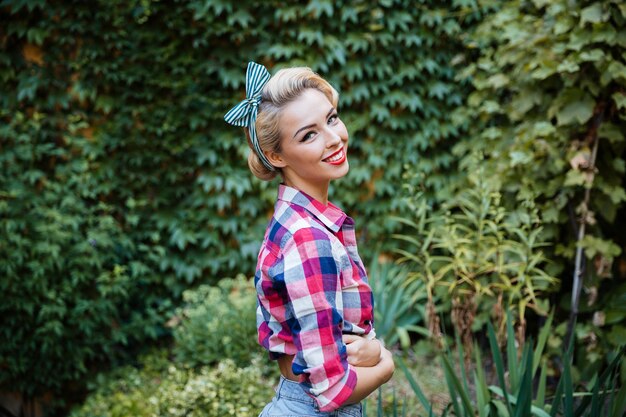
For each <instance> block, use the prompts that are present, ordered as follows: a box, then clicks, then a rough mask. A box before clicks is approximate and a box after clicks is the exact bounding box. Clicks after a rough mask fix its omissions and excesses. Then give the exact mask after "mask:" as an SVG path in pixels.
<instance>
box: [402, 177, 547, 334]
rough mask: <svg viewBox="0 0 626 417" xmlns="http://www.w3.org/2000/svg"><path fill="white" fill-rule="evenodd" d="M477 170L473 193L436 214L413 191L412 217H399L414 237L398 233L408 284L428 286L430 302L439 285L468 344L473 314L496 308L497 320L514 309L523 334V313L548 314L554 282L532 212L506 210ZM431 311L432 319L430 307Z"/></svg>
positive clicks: (525, 208) (461, 195) (523, 208)
mask: <svg viewBox="0 0 626 417" xmlns="http://www.w3.org/2000/svg"><path fill="white" fill-rule="evenodd" d="M474 169H475V170H476V173H475V174H473V175H470V176H469V181H470V188H467V189H466V190H463V191H462V192H460V193H459V195H458V196H457V198H455V199H454V200H452V201H449V202H447V203H446V204H444V205H443V206H442V208H440V209H435V210H433V209H431V207H430V206H429V204H428V203H427V202H426V201H425V199H424V198H423V196H422V195H421V194H420V193H417V194H415V195H414V197H413V198H411V199H410V201H409V205H410V207H412V209H413V210H414V215H413V217H412V218H410V219H406V218H405V219H402V218H400V219H398V220H399V221H400V222H402V223H404V224H406V225H408V226H410V227H411V229H410V230H411V231H412V232H413V233H412V234H400V235H396V237H397V238H398V239H400V241H401V242H404V243H406V245H405V247H404V248H400V249H399V250H398V252H399V253H400V254H401V255H402V258H401V259H400V261H401V262H406V263H407V264H408V265H409V268H410V271H411V272H410V277H411V278H412V279H416V280H421V281H423V282H425V283H426V288H427V293H428V298H429V303H431V304H432V303H433V294H434V291H435V288H436V287H438V286H439V287H443V288H445V289H446V293H445V297H444V299H449V300H452V303H453V307H452V314H453V319H454V320H455V325H456V327H457V330H458V331H459V332H460V334H461V336H462V338H463V340H464V342H465V343H466V346H469V341H470V340H471V328H472V324H473V318H474V316H475V315H476V313H477V311H478V310H480V311H482V312H486V311H487V309H488V308H493V309H495V310H494V312H495V313H496V315H499V316H500V317H496V320H499V319H502V318H503V312H504V310H505V308H508V307H511V308H514V309H515V313H516V320H517V321H518V322H519V323H520V324H521V326H522V331H523V326H524V317H525V313H526V309H527V308H531V309H533V310H534V311H536V312H537V313H539V314H541V315H545V314H547V311H548V300H547V298H546V297H545V296H546V294H547V293H548V292H549V291H550V290H552V289H553V288H554V284H555V283H556V279H555V278H554V277H551V276H550V275H549V274H548V273H546V271H545V269H546V262H547V261H546V258H545V256H544V254H543V249H542V248H543V247H544V246H545V245H546V242H545V241H544V240H543V237H542V235H541V233H542V227H541V223H540V221H539V218H538V216H537V212H536V210H534V209H533V207H532V205H526V206H524V205H522V206H521V207H518V208H517V209H516V210H515V211H507V210H506V209H505V208H504V207H503V205H502V203H501V198H502V196H501V194H500V193H499V192H498V191H497V188H496V187H495V186H494V185H493V183H491V182H489V181H486V180H485V179H484V174H483V171H482V168H479V167H478V166H477V165H474ZM429 311H430V312H431V314H430V317H429V320H430V321H431V322H432V321H433V320H436V317H433V314H432V312H433V311H434V309H432V308H429ZM500 323H501V324H502V325H503V324H504V321H503V320H500ZM431 330H434V329H433V328H432V326H431ZM521 336H523V333H522V334H521Z"/></svg>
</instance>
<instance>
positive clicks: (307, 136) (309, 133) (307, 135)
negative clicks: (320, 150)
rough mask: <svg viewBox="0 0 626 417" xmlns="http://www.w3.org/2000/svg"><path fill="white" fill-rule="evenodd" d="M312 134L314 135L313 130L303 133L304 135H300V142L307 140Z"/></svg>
mask: <svg viewBox="0 0 626 417" xmlns="http://www.w3.org/2000/svg"><path fill="white" fill-rule="evenodd" d="M313 136H315V132H313V131H310V132H307V133H305V135H304V136H302V139H301V140H300V142H306V141H307V140H309V139H311V138H312V137H313Z"/></svg>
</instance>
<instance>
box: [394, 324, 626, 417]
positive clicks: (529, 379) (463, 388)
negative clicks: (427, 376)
mask: <svg viewBox="0 0 626 417" xmlns="http://www.w3.org/2000/svg"><path fill="white" fill-rule="evenodd" d="M507 329H508V332H509V338H508V339H507V344H506V351H507V355H506V356H505V357H503V356H502V353H501V352H500V347H499V344H498V341H497V338H496V333H495V330H494V327H493V326H492V324H491V323H489V324H488V337H489V346H490V353H491V358H492V361H493V364H494V367H495V374H496V378H495V380H496V381H497V382H496V383H495V384H490V383H489V382H488V377H487V375H486V372H485V369H484V362H483V360H482V358H481V352H480V350H479V349H478V348H476V349H475V350H474V362H473V363H472V365H473V366H472V368H473V376H470V373H469V372H468V371H470V370H469V369H465V361H464V359H463V357H464V352H463V347H462V345H461V344H460V343H459V344H458V357H457V359H455V355H454V354H453V352H452V351H451V350H450V349H446V350H445V351H444V352H442V353H441V363H442V368H443V369H444V374H445V378H446V381H447V385H448V391H449V395H450V399H451V400H450V404H449V405H448V407H447V408H446V409H445V410H444V412H443V413H442V415H447V413H448V411H449V410H452V411H453V413H454V415H455V416H457V417H463V416H466V417H475V416H479V417H496V416H497V417H522V416H536V417H554V416H567V417H583V416H585V417H620V416H622V415H623V413H624V412H626V386H622V387H621V388H620V387H619V385H618V381H619V377H618V374H619V365H620V361H621V360H622V358H623V356H624V353H625V349H624V348H622V349H621V350H620V351H619V352H617V353H616V355H615V357H614V359H613V360H612V361H611V363H610V364H609V366H608V367H607V369H605V370H604V372H602V373H601V374H596V375H594V376H593V377H592V378H591V381H590V383H589V388H583V389H582V390H580V391H578V390H577V387H576V386H575V384H574V382H573V380H572V376H571V372H572V371H571V367H572V365H571V364H570V361H569V357H570V355H572V351H571V348H570V349H567V350H566V351H565V353H564V355H563V370H562V372H561V377H560V378H559V382H558V384H557V388H556V391H555V393H554V395H547V394H549V393H548V392H547V390H546V378H547V372H546V364H545V362H544V363H543V364H542V365H540V363H541V361H542V356H543V349H544V347H545V344H546V340H547V338H548V335H549V333H550V332H551V331H552V327H551V316H550V318H549V319H548V322H547V323H546V326H544V327H543V328H542V330H541V331H540V333H539V337H538V342H537V345H536V346H535V347H533V346H532V341H529V342H527V343H523V344H521V345H520V346H519V347H518V346H517V342H516V341H515V338H514V337H512V336H513V326H512V321H511V317H510V315H507ZM518 348H519V350H520V351H521V352H522V353H521V356H519V358H518V355H517V351H518ZM505 358H506V361H505ZM398 361H399V364H400V368H401V369H402V370H403V372H404V374H405V376H406V377H407V379H408V381H409V383H410V385H411V387H412V388H413V390H414V392H415V395H416V396H417V398H418V399H419V400H420V402H421V404H422V406H423V407H424V409H425V410H426V411H427V412H428V413H429V415H433V409H432V406H431V405H430V403H429V402H428V401H427V398H426V396H425V395H424V393H423V391H422V390H421V388H420V386H419V383H418V382H417V381H416V380H415V378H414V377H413V376H412V375H411V373H410V371H409V369H408V368H407V366H406V364H405V363H404V361H403V360H402V359H401V358H399V359H398ZM457 368H458V369H459V370H460V372H459V371H458V370H457ZM539 368H541V373H540V375H537V370H538V369H539ZM535 381H537V388H536V389H535V385H534V383H535Z"/></svg>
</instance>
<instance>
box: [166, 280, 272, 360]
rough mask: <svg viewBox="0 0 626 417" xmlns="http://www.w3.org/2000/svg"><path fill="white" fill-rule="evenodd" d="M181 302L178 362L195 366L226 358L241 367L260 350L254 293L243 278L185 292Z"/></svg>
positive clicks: (177, 332)
mask: <svg viewBox="0 0 626 417" xmlns="http://www.w3.org/2000/svg"><path fill="white" fill-rule="evenodd" d="M183 299H184V302H185V306H184V307H182V308H180V309H178V310H177V321H178V324H177V325H176V326H175V328H174V340H175V342H176V343H175V346H174V349H173V352H174V354H175V355H176V358H177V361H180V362H182V363H184V364H187V365H188V366H193V367H195V366H198V365H212V364H215V363H217V362H219V361H220V360H222V359H224V358H229V359H232V360H233V361H234V362H235V363H236V364H238V365H239V366H244V365H246V364H248V363H249V362H250V358H251V357H252V355H253V354H254V353H255V352H260V351H261V350H262V348H261V347H260V345H259V344H258V343H257V341H256V340H257V330H256V315H255V313H256V290H255V288H254V284H253V283H252V282H250V281H249V280H247V279H246V278H245V277H244V276H243V275H239V276H237V278H235V279H230V278H226V279H222V280H221V281H220V282H219V283H218V284H217V285H216V286H210V285H201V286H200V287H198V288H197V289H194V290H188V291H185V292H184V293H183Z"/></svg>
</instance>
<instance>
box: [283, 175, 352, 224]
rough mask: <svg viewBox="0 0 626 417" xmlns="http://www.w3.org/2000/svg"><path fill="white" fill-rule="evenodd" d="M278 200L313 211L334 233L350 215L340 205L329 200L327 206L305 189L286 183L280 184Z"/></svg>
mask: <svg viewBox="0 0 626 417" xmlns="http://www.w3.org/2000/svg"><path fill="white" fill-rule="evenodd" d="M278 200H282V201H285V202H287V203H291V204H295V205H298V206H300V207H302V208H304V209H305V210H306V211H308V212H309V213H311V214H312V215H313V216H314V217H315V218H317V219H318V220H319V221H321V222H322V223H323V224H324V226H326V227H328V228H329V229H330V230H332V231H333V232H334V233H337V232H338V231H339V229H341V226H342V225H343V222H344V221H345V220H346V218H347V217H348V216H347V215H346V213H344V212H343V211H342V210H341V209H340V208H339V207H337V206H336V205H334V204H333V203H331V202H330V201H329V202H328V205H327V206H325V205H324V204H322V203H321V202H319V201H317V200H316V199H314V198H313V197H311V196H310V195H308V194H307V193H305V192H304V191H300V190H297V189H295V188H293V187H289V186H288V185H285V184H279V186H278Z"/></svg>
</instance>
